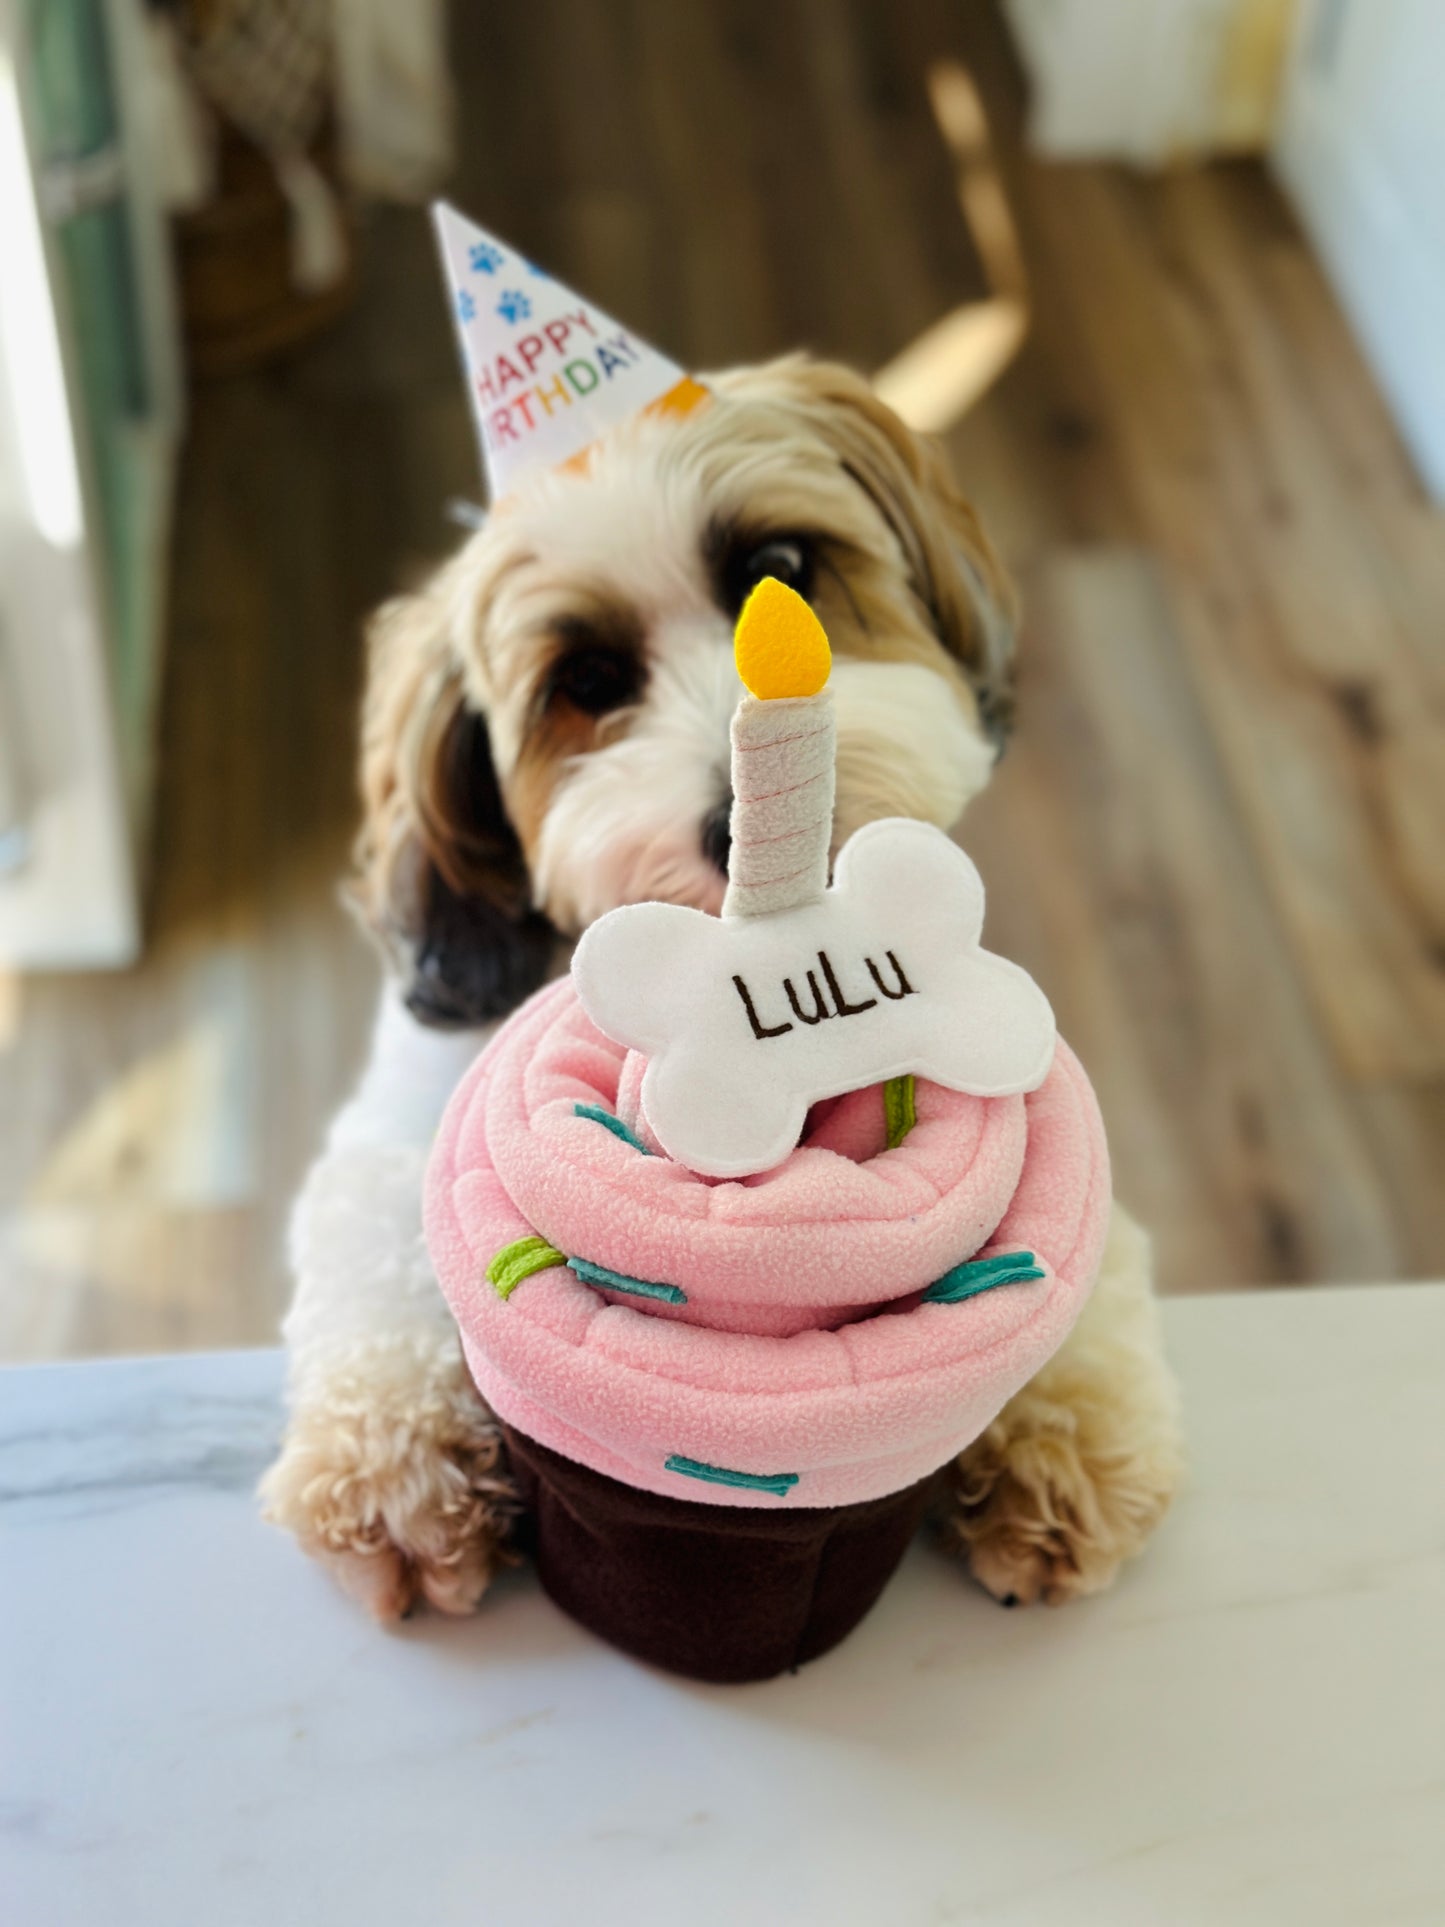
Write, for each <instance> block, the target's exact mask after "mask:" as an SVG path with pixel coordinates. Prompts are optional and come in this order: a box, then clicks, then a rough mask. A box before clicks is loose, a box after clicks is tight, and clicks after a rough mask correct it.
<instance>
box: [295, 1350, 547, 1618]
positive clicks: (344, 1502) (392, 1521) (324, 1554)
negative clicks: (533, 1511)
mask: <svg viewBox="0 0 1445 1927" xmlns="http://www.w3.org/2000/svg"><path fill="white" fill-rule="evenodd" d="M261 1497H262V1500H263V1503H264V1508H265V1513H266V1517H267V1518H268V1519H270V1520H272V1521H273V1522H274V1523H275V1524H277V1525H281V1526H284V1527H286V1529H287V1530H288V1531H290V1532H293V1533H295V1535H296V1537H297V1539H298V1540H299V1541H300V1543H301V1545H302V1546H303V1547H304V1548H305V1550H306V1551H307V1552H309V1553H311V1554H312V1555H313V1557H315V1558H316V1559H318V1560H319V1561H320V1562H321V1564H322V1565H324V1566H325V1567H326V1568H327V1569H328V1571H330V1572H331V1573H332V1575H333V1576H334V1577H335V1579H336V1580H337V1581H338V1583H339V1584H340V1585H341V1586H342V1588H343V1589H344V1590H345V1591H346V1592H347V1593H348V1594H350V1596H351V1597H352V1598H354V1599H356V1600H357V1601H358V1602H359V1603H360V1604H361V1605H362V1606H364V1607H365V1608H366V1610H367V1611H368V1612H369V1613H371V1615H372V1616H373V1617H374V1618H375V1619H377V1620H380V1621H381V1622H383V1623H386V1624H389V1623H392V1622H394V1621H396V1620H398V1619H402V1618H405V1616H406V1615H407V1614H408V1613H409V1612H410V1611H411V1610H412V1609H413V1607H415V1606H416V1605H417V1604H419V1603H420V1602H421V1601H422V1600H426V1601H427V1602H428V1603H429V1604H431V1605H432V1606H435V1607H436V1608H437V1609H438V1610H439V1611H441V1612H445V1613H469V1612H472V1611H473V1610H474V1609H475V1608H476V1606H477V1603H478V1601H479V1600H480V1599H481V1597H482V1594H483V1593H484V1592H485V1591H486V1589H487V1587H488V1585H489V1584H490V1582H491V1580H492V1578H493V1575H494V1574H495V1573H496V1571H497V1569H498V1567H500V1566H502V1565H506V1564H509V1563H510V1562H511V1559H512V1557H513V1555H512V1553H511V1552H510V1550H509V1538H510V1534H511V1529H512V1524H513V1521H514V1519H515V1517H516V1513H517V1509H518V1508H517V1502H516V1493H515V1489H514V1487H513V1485H512V1482H511V1478H510V1475H509V1473H508V1469H507V1463H506V1455H505V1451H504V1449H503V1445H502V1440H501V1436H500V1434H499V1432H498V1429H497V1422H496V1420H495V1419H494V1418H493V1416H492V1414H491V1413H490V1412H489V1411H488V1410H487V1408H486V1406H485V1405H484V1404H483V1403H482V1401H481V1400H480V1399H479V1398H478V1397H477V1396H476V1394H475V1392H473V1391H472V1389H471V1386H470V1385H469V1384H467V1383H464V1382H461V1381H460V1380H459V1379H458V1380H454V1381H450V1382H448V1383H446V1384H443V1385H438V1384H436V1383H432V1384H430V1385H428V1386H427V1387H426V1389H425V1391H424V1393H422V1394H420V1395H418V1396H416V1397H415V1398H413V1399H411V1400H408V1401H405V1402H400V1403H398V1402H391V1401H389V1400H387V1399H384V1398H383V1399H381V1400H378V1399H377V1397H376V1388H375V1386H374V1385H369V1384H368V1382H367V1380H366V1379H365V1378H364V1377H362V1378H361V1379H359V1380H353V1381H347V1382H337V1383H332V1384H330V1385H328V1386H327V1387H326V1390H325V1395H324V1397H322V1398H321V1399H320V1400H312V1401H310V1402H308V1403H306V1404H305V1405H303V1406H301V1407H299V1408H298V1410H297V1411H296V1412H295V1414H294V1415H293V1417H292V1420H291V1423H290V1425H289V1427H288V1429H287V1433H286V1438H285V1441H284V1443H283V1445H282V1449H281V1455H280V1457H279V1458H278V1459H277V1461H276V1463H275V1464H274V1465H273V1466H272V1467H271V1469H270V1471H269V1472H268V1473H267V1474H266V1476H265V1478H264V1479H263V1481H262V1484H261Z"/></svg>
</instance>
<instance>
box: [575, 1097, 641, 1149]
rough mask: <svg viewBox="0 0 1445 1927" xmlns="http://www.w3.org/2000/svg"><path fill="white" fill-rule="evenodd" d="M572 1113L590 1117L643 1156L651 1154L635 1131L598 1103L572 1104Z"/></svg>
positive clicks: (576, 1115) (577, 1115)
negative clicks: (630, 1129)
mask: <svg viewBox="0 0 1445 1927" xmlns="http://www.w3.org/2000/svg"><path fill="white" fill-rule="evenodd" d="M572 1115H573V1116H574V1117H585V1118H590V1120H591V1121H592V1123H594V1124H600V1125H601V1126H602V1128H603V1130H604V1131H611V1133H612V1135H613V1136H614V1137H620V1138H621V1139H622V1142H623V1143H624V1144H630V1145H631V1146H632V1148H633V1150H634V1151H641V1153H642V1155H643V1156H644V1157H645V1158H650V1157H651V1156H652V1153H651V1151H649V1150H648V1148H647V1146H646V1145H645V1144H644V1143H643V1141H642V1139H641V1138H640V1137H638V1136H637V1135H636V1133H635V1132H632V1131H629V1130H628V1128H627V1126H626V1125H625V1124H624V1123H623V1122H622V1119H621V1118H620V1117H614V1116H613V1115H612V1113H611V1111H604V1110H603V1108H602V1106H601V1105H600V1104H574V1105H573V1106H572Z"/></svg>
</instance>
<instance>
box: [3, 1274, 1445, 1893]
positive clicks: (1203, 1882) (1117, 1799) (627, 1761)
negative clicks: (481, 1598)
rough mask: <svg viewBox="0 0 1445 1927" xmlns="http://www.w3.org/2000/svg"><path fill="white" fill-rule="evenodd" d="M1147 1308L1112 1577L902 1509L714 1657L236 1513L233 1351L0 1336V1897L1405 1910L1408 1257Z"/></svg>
mask: <svg viewBox="0 0 1445 1927" xmlns="http://www.w3.org/2000/svg"><path fill="white" fill-rule="evenodd" d="M1167 1315H1168V1324H1169V1333H1170V1339H1171V1345H1172V1350H1173V1352H1174V1355H1175V1357H1176V1359H1177V1362H1178V1364H1179V1367H1180V1370H1181V1372H1182V1374H1183V1377H1184V1380H1185V1385H1186V1392H1187V1395H1188V1401H1189V1423H1190V1434H1191V1444H1192V1454H1193V1461H1194V1472H1193V1480H1192V1485H1191V1488H1190V1490H1189V1491H1188V1493H1187V1494H1186V1495H1185V1496H1184V1498H1183V1499H1182V1500H1181V1501H1180V1503H1179V1504H1178V1506H1177V1508H1176V1510H1175V1512H1174V1514H1173V1516H1172V1517H1171V1519H1170V1520H1169V1521H1168V1523H1167V1524H1166V1526H1165V1527H1164V1529H1163V1530H1162V1531H1161V1532H1160V1534H1159V1536H1158V1538H1157V1539H1156V1540H1155V1542H1154V1545H1153V1547H1152V1548H1151V1550H1150V1551H1149V1552H1148V1553H1147V1554H1146V1555H1145V1557H1144V1558H1143V1559H1142V1560H1141V1561H1140V1562H1139V1564H1138V1565H1137V1566H1136V1567H1134V1568H1133V1569H1132V1570H1131V1571H1130V1572H1128V1573H1127V1574H1126V1575H1125V1577H1124V1579H1123V1580H1122V1581H1121V1583H1120V1584H1119V1586H1118V1587H1117V1588H1116V1590H1115V1591H1114V1592H1112V1593H1111V1594H1109V1595H1108V1596H1106V1597H1104V1598H1102V1599H1099V1600H1096V1601H1092V1602H1087V1603H1085V1604H1083V1605H1076V1606H1072V1607H1069V1608H1067V1609H1064V1610H1062V1611H1058V1612H1049V1611H1029V1612H1015V1613H1008V1612H1003V1611H1001V1610H1000V1609H999V1608H998V1607H996V1606H994V1605H992V1604H990V1603H989V1602H988V1601H987V1600H986V1599H984V1598H983V1597H982V1596H981V1595H980V1594H979V1593H977V1592H975V1591H974V1590H973V1589H972V1588H970V1587H969V1586H968V1585H967V1584H966V1583H965V1582H964V1580H963V1579H962V1578H961V1577H960V1574H959V1572H958V1571H957V1569H956V1568H954V1567H952V1566H951V1565H949V1564H947V1563H946V1562H945V1561H944V1560H942V1559H941V1558H940V1557H938V1556H937V1555H936V1554H934V1553H933V1552H931V1551H930V1550H928V1549H927V1548H925V1547H922V1546H920V1547H916V1548H915V1549H914V1551H913V1553H912V1554H911V1555H910V1558H909V1560H908V1562H907V1563H906V1565H905V1567H904V1569H903V1571H902V1572H901V1573H900V1575H899V1576H898V1578H897V1579H896V1580H895V1582H894V1584H893V1585H892V1587H891V1588H890V1590H889V1591H888V1593H887V1594H886V1596H885V1598H884V1600H883V1602H882V1604H881V1605H880V1606H879V1608H878V1609H877V1610H876V1611H875V1612H874V1614H873V1615H872V1616H871V1618H870V1619H869V1620H868V1621H867V1622H866V1623H865V1624H864V1626H863V1627H862V1628H861V1629H860V1631H859V1632H857V1633H856V1634H854V1636H853V1637H852V1639H851V1640H849V1641H848V1642H847V1644H846V1645H845V1646H843V1647H842V1648H841V1649H840V1650H839V1651H838V1652H837V1653H835V1654H833V1655H831V1656H830V1657H828V1658H825V1659H823V1660H821V1661H819V1662H817V1663H816V1664H814V1665H812V1666H809V1667H806V1668H805V1669H804V1670H803V1671H802V1672H801V1673H800V1674H798V1675H797V1676H795V1677H791V1678H787V1679H783V1680H778V1681H775V1682H773V1683H771V1684H769V1685H766V1686H755V1687H744V1688H737V1687H731V1688H729V1687H719V1688H713V1687H701V1686H694V1685H689V1684H686V1683H684V1682H680V1681H677V1680H674V1679H670V1678H667V1677H665V1676H663V1675H661V1674H658V1673H654V1672H651V1671H649V1670H647V1669H646V1668H644V1667H642V1666H639V1665H636V1664H635V1663H633V1662H632V1661H629V1660H626V1659H623V1658H621V1657H619V1656H618V1655H616V1654H614V1653H612V1652H610V1651H608V1650H607V1649H606V1648H604V1647H602V1646H600V1645H598V1644H597V1643H596V1642H595V1641H594V1640H593V1639H592V1638H590V1637H589V1636H588V1635H587V1634H585V1633H583V1632H581V1631H579V1630H577V1629H576V1628H575V1627H573V1626H572V1625H571V1624H570V1623H569V1622H568V1621H567V1620H565V1619H564V1618H563V1617H562V1616H561V1615H560V1614H559V1613H558V1612H557V1611H556V1610H555V1609H554V1608H553V1607H552V1606H551V1605H550V1604H549V1603H548V1601H547V1600H546V1599H544V1598H543V1597H542V1595H541V1594H540V1592H539V1591H538V1590H537V1588H536V1585H535V1584H534V1582H533V1581H532V1580H531V1579H530V1578H529V1577H528V1576H526V1575H519V1576H515V1577H511V1578H509V1579H507V1580H506V1581H504V1582H503V1584H502V1585H501V1587H500V1588H499V1589H498V1591H497V1592H496V1594H495V1595H494V1596H493V1598H492V1599H491V1600H490V1602H489V1603H488V1604H487V1605H486V1607H485V1608H484V1611H483V1612H482V1614H481V1616H480V1617H479V1618H477V1619H475V1620H473V1621H470V1622H466V1623H460V1624H458V1623H449V1622H446V1621H443V1620H440V1619H436V1618H426V1619H420V1620H417V1621H414V1622H412V1623H409V1624H408V1625H407V1626H406V1627H405V1628H404V1629H403V1630H402V1631H400V1632H399V1633H392V1634H387V1633H383V1632H380V1631H378V1630H376V1629H375V1628H373V1627H372V1626H371V1625H369V1624H368V1623H367V1622H366V1621H365V1620H363V1619H362V1618H361V1617H359V1616H358V1614H357V1612H356V1610H355V1609H354V1608H353V1607H351V1606H350V1605H348V1604H347V1603H346V1601H344V1600H343V1599H342V1598H341V1597H340V1596H339V1595H337V1594H336V1593H334V1592H333V1591H332V1589H331V1587H330V1585H329V1584H328V1583H327V1581H326V1580H325V1579H324V1578H323V1577H322V1575H321V1574H320V1573H319V1572H317V1571H315V1570H314V1569H313V1568H312V1567H311V1566H310V1565H309V1564H308V1563H307V1562H306V1561H305V1560H304V1559H302V1557H301V1556H300V1555H299V1554H298V1553H297V1552H296V1550H295V1549H294V1547H292V1546H291V1544H290V1543H289V1542H288V1541H287V1540H285V1539H284V1538H282V1537H281V1536H280V1535H279V1534H278V1533H276V1532H273V1531H271V1530H269V1529H267V1528H266V1527H264V1526H262V1525H261V1524H260V1523H259V1521H258V1519H257V1517H256V1511H255V1506H254V1504H253V1501H252V1497H251V1490H252V1486H253V1484H254V1482H255V1479H256V1476H257V1474H258V1472H259V1471H260V1469H261V1467H262V1465H263V1463H264V1462H265V1459H266V1457H267V1454H268V1452H269V1450H270V1447H271V1444H272V1441H273V1440H274V1438H275V1435H276V1431H277V1425H278V1387H279V1383H280V1377H281V1363H280V1359H279V1357H278V1356H277V1355H275V1354H273V1353H236V1354H230V1355H223V1356H219V1357H183V1358H173V1359H167V1360H158V1361H142V1362H135V1363H118V1364H105V1365H72V1366H57V1367H54V1368H43V1369H30V1370H21V1371H14V1372H10V1373H6V1374H3V1375H0V1919H3V1921H4V1922H6V1923H7V1927H70V1924H71V1923H75V1924H76V1927H79V1923H85V1927H96V1924H97V1923H105V1927H129V1923H144V1924H145V1927H231V1923H236V1924H237V1927H292V1923H295V1924H296V1927H329V1923H331V1922H338V1923H344V1927H370V1923H385V1927H395V1923H397V1922H398V1921H404V1922H412V1921H415V1922H417V1923H419V1927H451V1923H453V1922H456V1923H462V1922H465V1923H467V1924H468V1927H474V1924H475V1923H479V1922H486V1923H490V1922H497V1923H504V1924H505V1927H526V1924H527V1923H533V1922H545V1923H552V1922H557V1923H573V1922H587V1923H599V1924H601V1927H606V1923H612V1922H617V1923H627V1927H651V1924H652V1923H659V1924H661V1923H666V1927H679V1923H684V1922H685V1923H687V1924H688V1927H711V1924H712V1923H719V1924H720V1923H728V1927H732V1924H733V1923H738V1922H747V1923H772V1922H790V1923H792V1922H802V1923H812V1922H818V1923H827V1927H847V1924H848V1923H853V1922H858V1923H863V1922H867V1923H868V1924H869V1927H899V1924H900V1923H914V1922H920V1923H921V1922H941V1921H971V1922H990V1923H1003V1922H1007V1923H1026V1924H1027V1927H1034V1924H1035V1923H1042V1924H1045V1927H1047V1924H1048V1923H1054V1922H1058V1923H1068V1927H1091V1923H1095V1922H1098V1923H1105V1924H1106V1927H1133V1924H1134V1923H1138V1924H1139V1927H1189V1924H1190V1923H1195V1922H1211V1923H1213V1922H1228V1923H1230V1927H1252V1923H1260V1924H1261V1927H1265V1924H1267V1927H1287V1924H1288V1923H1293V1922H1308V1923H1309V1924H1310V1927H1331V1924H1332V1923H1351V1927H1353V1924H1354V1923H1368V1924H1369V1927H1382V1923H1387V1922H1392V1923H1393V1922H1415V1921H1418V1922H1427V1921H1428V1922H1439V1921H1441V1920H1445V1584H1442V1580H1445V1555H1442V1546H1445V1532H1442V1518H1445V1286H1401V1287H1394V1286H1390V1287H1384V1286H1382V1287H1374V1288H1369V1289H1362V1290H1358V1291H1355V1290H1349V1291H1340V1290H1333V1291H1331V1290H1321V1291H1314V1292H1297V1293H1259V1294H1255V1295H1251V1296H1248V1297H1237V1298H1209V1299H1195V1300H1185V1301H1176V1302H1174V1303H1172V1304H1171V1305H1169V1306H1168V1308H1167Z"/></svg>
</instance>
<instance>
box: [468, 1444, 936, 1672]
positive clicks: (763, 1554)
mask: <svg viewBox="0 0 1445 1927" xmlns="http://www.w3.org/2000/svg"><path fill="white" fill-rule="evenodd" d="M503 1430H504V1433H505V1435H506V1441H507V1447H508V1451H509V1452H510V1455H511V1461H512V1469H513V1472H514V1474H515V1477H516V1482H517V1486H518V1488H519V1490H520V1492H521V1496H522V1500H523V1503H524V1504H525V1506H526V1508H527V1518H526V1521H525V1523H524V1527H523V1532H522V1542H523V1544H524V1545H525V1546H526V1547H527V1549H528V1550H529V1551H530V1552H531V1553H532V1555H533V1557H534V1559H535V1561H536V1565H537V1571H538V1573H539V1575H540V1577H541V1580H542V1584H543V1586H544V1587H545V1588H546V1590H547V1592H548V1593H549V1594H550V1595H551V1597H552V1598H553V1599H554V1600H555V1601H556V1603H557V1604H558V1605H559V1606H560V1607H561V1608H562V1610H563V1611H564V1612H566V1613H569V1614H570V1615H571V1616H572V1618H573V1619H575V1620H577V1621H578V1622H579V1623H580V1624H581V1625H583V1626H586V1627H587V1628H588V1629H589V1631H591V1632H594V1633H597V1634H598V1635H599V1636H600V1637H601V1638H603V1639H605V1640H607V1641H608V1642H609V1643H610V1644H611V1645H613V1646H618V1647H620V1648H621V1649H622V1651H623V1652H625V1653H632V1654H633V1655H635V1657H636V1658H638V1659H644V1660H648V1661H650V1663H651V1664H652V1665H654V1666H661V1667H664V1668H665V1669H666V1670H667V1671H668V1672H671V1673H682V1674H685V1675H686V1676H687V1677H688V1678H689V1679H701V1680H711V1681H715V1682H717V1683H719V1684H738V1683H741V1682H742V1681H744V1680H758V1679H771V1678H773V1677H774V1676H775V1675H776V1674H778V1673H785V1672H788V1671H790V1670H791V1669H792V1668H794V1667H797V1666H801V1665H802V1664H803V1663H804V1661H805V1660H809V1659H816V1658H817V1657H818V1655H819V1654H820V1653H826V1652H827V1651H829V1649H830V1648H831V1647H834V1646H836V1645H837V1644H838V1642H839V1641H840V1640H841V1639H843V1638H845V1637H846V1636H847V1634H849V1633H850V1632H852V1630H853V1628H854V1627H855V1626H856V1625H857V1624H858V1623H859V1621H860V1620H861V1619H862V1618H863V1617H864V1615H865V1614H866V1613H867V1612H868V1610H869V1608H870V1607H871V1606H872V1605H873V1604H874V1603H875V1601H876V1600H877V1599H878V1596H879V1594H880V1593H881V1592H882V1591H883V1588H884V1587H885V1586H886V1585H887V1583H888V1581H889V1579H890V1578H891V1577H892V1575H893V1572H894V1570H895V1568H896V1567H897V1565H898V1563H899V1561H900V1560H901V1559H902V1557H903V1554H904V1552H905V1551H906V1550H907V1548H908V1543H909V1541H910V1540H911V1539H912V1537H913V1535H914V1533H915V1532H916V1531H917V1529H918V1526H919V1523H920V1521H921V1520H922V1517H923V1514H924V1511H925V1509H926V1507H927V1504H928V1499H929V1495H930V1493H931V1491H932V1489H933V1486H934V1483H935V1481H934V1479H933V1478H932V1477H930V1478H927V1479H922V1480H920V1481H919V1482H918V1484H916V1485H912V1486H908V1487H905V1489H904V1490H903V1491H901V1492H891V1493H888V1494H887V1495H885V1496H884V1497H883V1498H881V1499H868V1500H864V1501H862V1502H860V1503H858V1504H856V1505H845V1506H811V1507H804V1506H792V1507H786V1508H780V1509H779V1510H778V1511H776V1512H770V1511H768V1510H767V1509H766V1508H765V1507H762V1506H730V1505H712V1504H707V1503H702V1504H691V1503H689V1502H688V1501H686V1500H683V1499H668V1498H662V1497H660V1496H659V1495H658V1494H656V1493H652V1492H640V1491H638V1490H637V1489H636V1488H635V1487H633V1486H629V1485H623V1484H621V1483H620V1482H619V1481H618V1480H616V1479H610V1478H608V1477H606V1475H605V1474H603V1473H601V1472H594V1471H592V1470H591V1469H590V1468H589V1467H588V1466H585V1465H580V1464H578V1463H577V1462H576V1461H575V1460H573V1459H568V1458H564V1457H563V1456H562V1455H561V1453H559V1452H553V1451H551V1450H550V1449H549V1448H548V1447H547V1446H544V1445H539V1444H538V1443H537V1442H536V1440H535V1439H531V1438H528V1437H527V1436H526V1435H525V1434H524V1433H521V1432H518V1431H516V1430H514V1429H513V1428H512V1427H510V1426H505V1427H504V1428H503Z"/></svg>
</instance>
